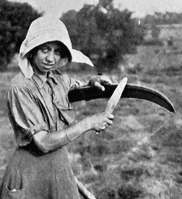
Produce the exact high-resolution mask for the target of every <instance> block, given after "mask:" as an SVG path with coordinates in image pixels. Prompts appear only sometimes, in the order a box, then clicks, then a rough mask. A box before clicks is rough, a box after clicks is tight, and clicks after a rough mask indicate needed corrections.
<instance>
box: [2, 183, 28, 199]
mask: <svg viewBox="0 0 182 199" xmlns="http://www.w3.org/2000/svg"><path fill="white" fill-rule="evenodd" d="M5 198H6V199H25V189H24V188H22V189H18V190H14V191H13V190H9V189H8V187H7V186H6V196H5Z"/></svg>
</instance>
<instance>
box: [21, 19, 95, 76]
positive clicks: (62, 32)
mask: <svg viewBox="0 0 182 199" xmlns="http://www.w3.org/2000/svg"><path fill="white" fill-rule="evenodd" d="M50 41H60V42H62V43H63V44H64V45H65V46H66V47H67V49H68V51H69V53H70V55H69V57H68V58H63V59H62V60H61V63H60V65H62V66H63V65H65V64H67V63H68V62H71V61H72V62H79V63H86V64H88V65H91V66H93V63H92V62H91V60H90V59H89V58H88V57H87V56H85V55H84V54H83V53H82V52H80V51H78V50H75V49H73V48H72V43H71V40H70V37H69V34H68V31H67V28H66V26H65V25H64V23H63V22H62V21H61V20H60V19H58V18H54V17H50V16H43V17H40V18H38V19H36V20H34V21H33V22H32V23H31V25H30V27H29V29H28V32H27V35H26V38H25V40H24V41H23V42H22V44H21V47H20V52H19V57H18V64H19V67H20V68H21V71H22V72H23V74H24V75H25V77H27V78H31V77H32V75H33V69H32V66H31V64H30V62H29V60H28V58H27V54H28V52H30V51H31V50H32V49H34V48H35V47H37V46H39V45H41V44H43V43H46V42H50Z"/></svg>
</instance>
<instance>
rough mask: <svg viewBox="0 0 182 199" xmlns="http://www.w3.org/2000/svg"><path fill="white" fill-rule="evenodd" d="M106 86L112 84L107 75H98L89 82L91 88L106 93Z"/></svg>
mask: <svg viewBox="0 0 182 199" xmlns="http://www.w3.org/2000/svg"><path fill="white" fill-rule="evenodd" d="M104 84H112V81H111V79H110V78H109V77H108V76H107V75H98V76H95V77H92V78H91V79H90V81H89V85H90V86H95V87H97V88H98V89H100V90H102V91H105V87H104Z"/></svg>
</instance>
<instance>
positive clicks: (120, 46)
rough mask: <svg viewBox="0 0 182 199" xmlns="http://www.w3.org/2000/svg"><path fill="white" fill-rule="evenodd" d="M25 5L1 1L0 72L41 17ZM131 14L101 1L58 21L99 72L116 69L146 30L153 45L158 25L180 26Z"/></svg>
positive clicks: (162, 17) (172, 16) (167, 17)
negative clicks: (36, 20)
mask: <svg viewBox="0 0 182 199" xmlns="http://www.w3.org/2000/svg"><path fill="white" fill-rule="evenodd" d="M43 14H44V13H39V12H38V11H37V10H35V9H34V8H33V7H31V6H30V5H29V4H27V3H18V2H9V1H8V0H1V1H0V43H1V45H0V51H1V54H0V71H4V70H7V64H8V63H9V62H10V60H11V59H12V57H13V56H14V54H15V53H17V52H18V51H19V47H20V45H21V42H22V41H23V39H24V38H25V35H26V32H27V29H28V27H29V25H30V23H31V22H32V21H33V20H34V19H36V18H37V17H39V16H41V15H43ZM132 14H133V12H131V11H129V10H127V9H125V10H122V11H121V10H120V9H118V8H115V7H114V6H113V0H100V1H99V3H98V4H97V5H87V4H85V5H84V6H83V7H82V9H80V10H79V11H75V10H70V11H68V12H66V13H63V15H62V16H61V17H60V19H61V20H63V22H64V23H65V24H66V26H67V28H68V30H69V33H70V37H71V40H72V43H73V46H74V48H76V49H79V50H81V51H82V52H83V53H84V54H86V55H87V56H89V57H90V59H91V60H92V61H93V63H94V65H95V66H96V68H97V70H98V72H99V71H104V70H113V69H115V68H117V67H118V65H119V64H120V63H121V61H122V59H123V55H125V54H133V53H135V52H136V47H137V46H138V45H141V44H145V43H146V41H145V39H144V38H145V36H146V34H147V30H148V29H149V28H150V29H152V37H153V40H152V41H150V44H156V42H157V40H158V36H159V34H160V28H159V27H158V26H157V25H161V24H173V23H180V22H181V21H182V14H177V13H169V12H166V13H164V14H162V13H157V12H156V13H155V14H154V15H147V16H145V17H144V18H142V19H139V18H134V17H132Z"/></svg>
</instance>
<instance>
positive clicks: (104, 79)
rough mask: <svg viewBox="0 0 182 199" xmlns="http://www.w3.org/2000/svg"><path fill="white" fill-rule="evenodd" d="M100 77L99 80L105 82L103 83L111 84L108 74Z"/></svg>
mask: <svg viewBox="0 0 182 199" xmlns="http://www.w3.org/2000/svg"><path fill="white" fill-rule="evenodd" d="M100 79H101V82H102V83H105V84H112V81H111V79H110V78H109V77H108V76H106V75H102V76H101V77H100Z"/></svg>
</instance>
